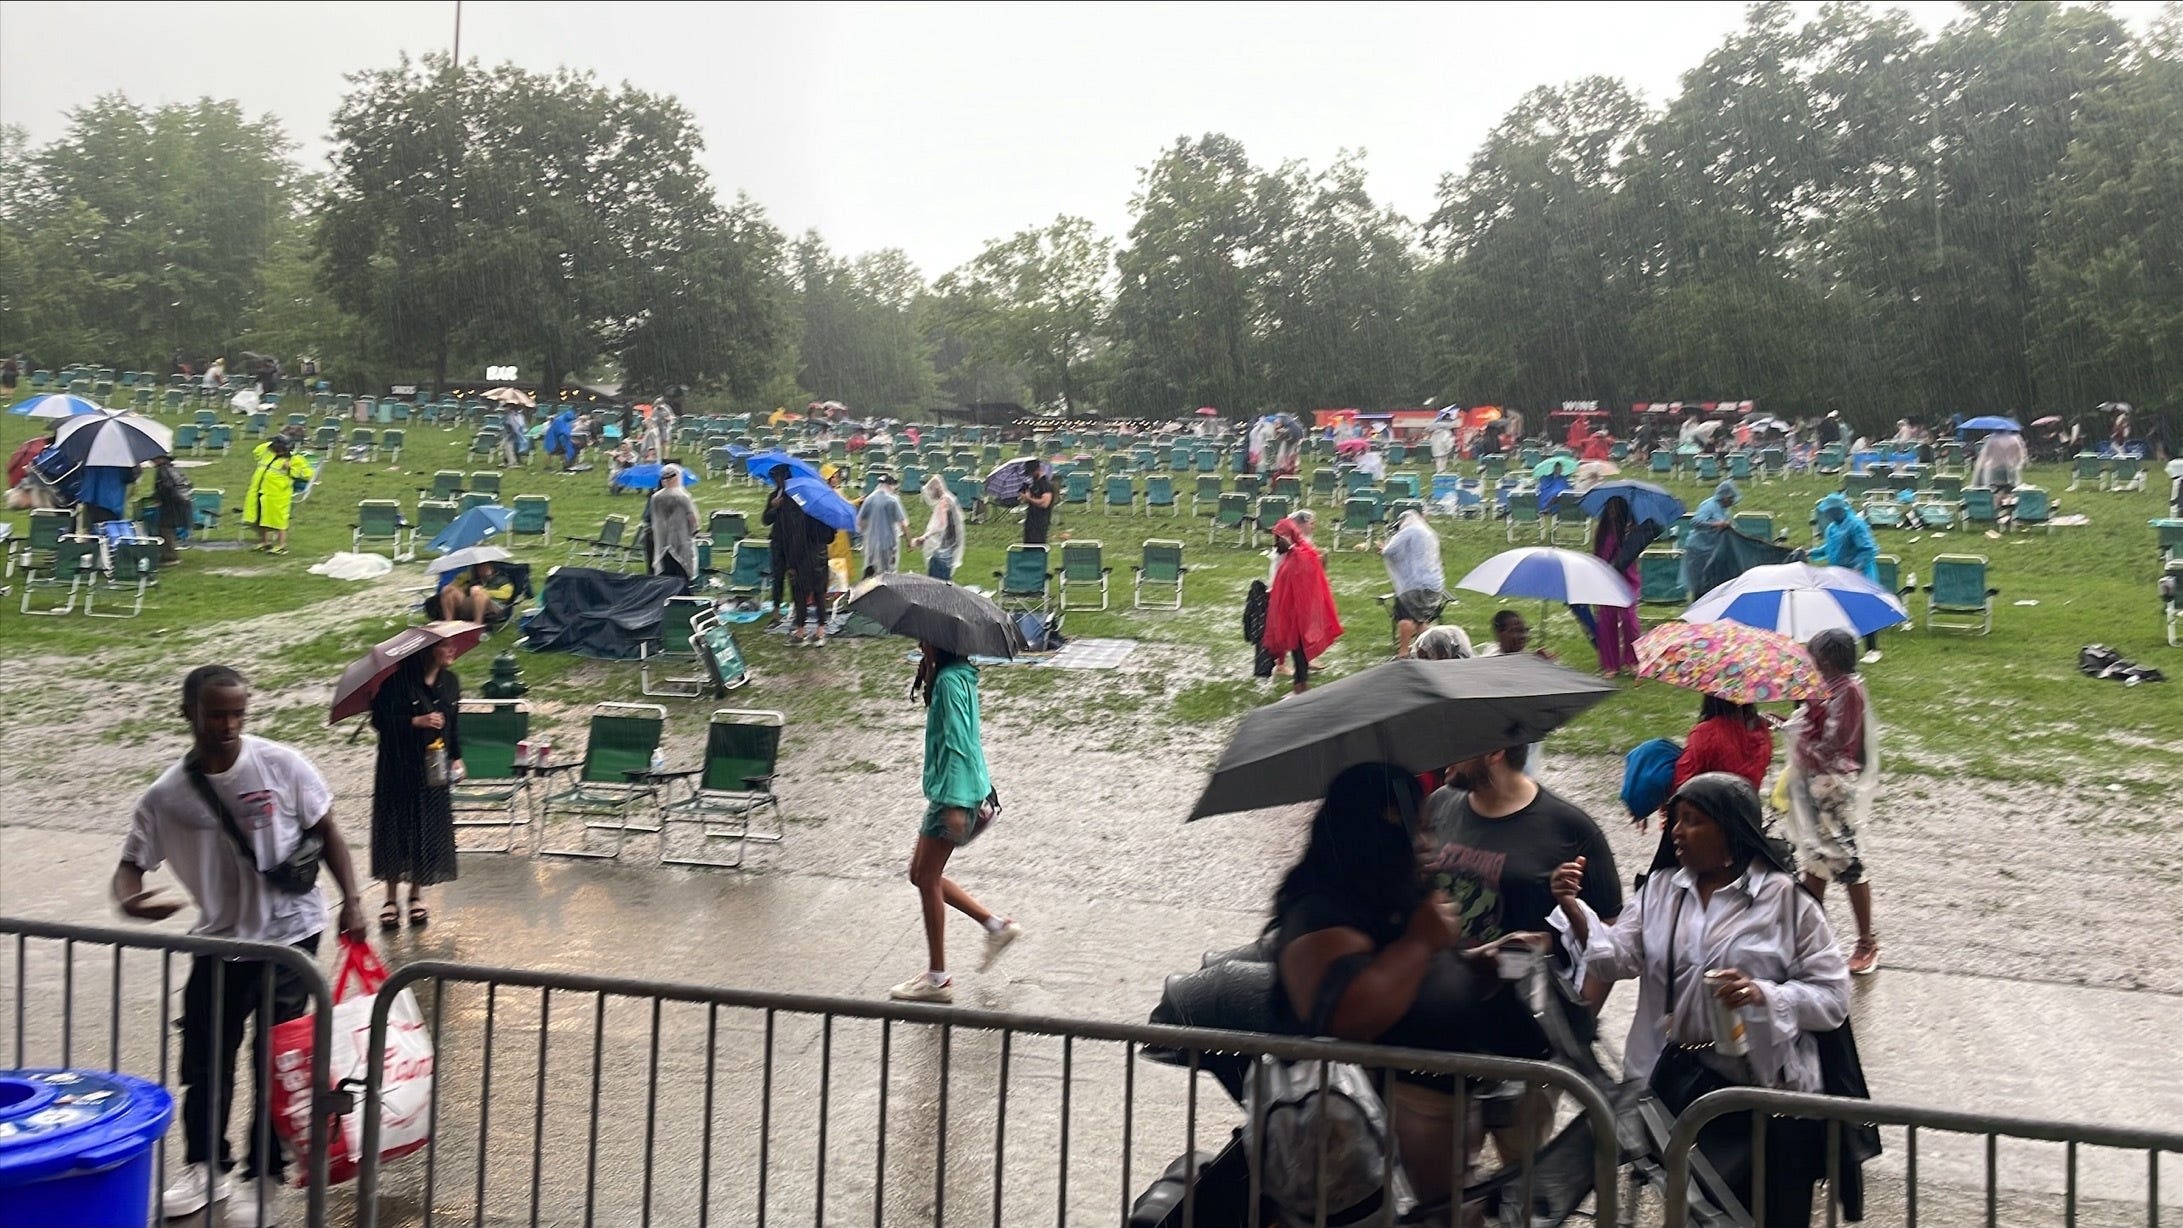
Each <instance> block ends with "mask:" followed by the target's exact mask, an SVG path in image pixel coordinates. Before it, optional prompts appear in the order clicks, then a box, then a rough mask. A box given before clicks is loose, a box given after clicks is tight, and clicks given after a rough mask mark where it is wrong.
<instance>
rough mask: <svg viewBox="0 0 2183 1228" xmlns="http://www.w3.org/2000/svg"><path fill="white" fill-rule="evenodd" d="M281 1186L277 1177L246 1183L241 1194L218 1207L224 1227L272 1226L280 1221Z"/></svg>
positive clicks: (250, 1227)
mask: <svg viewBox="0 0 2183 1228" xmlns="http://www.w3.org/2000/svg"><path fill="white" fill-rule="evenodd" d="M280 1204H281V1188H280V1181H279V1180H278V1179H277V1178H273V1177H265V1178H261V1179H259V1180H256V1181H252V1182H250V1183H248V1184H247V1185H246V1186H245V1187H244V1189H243V1196H242V1197H240V1198H235V1199H230V1200H229V1201H228V1204H227V1205H226V1206H225V1207H222V1208H221V1209H220V1215H221V1219H222V1223H223V1224H224V1225H225V1228H259V1225H261V1224H262V1225H264V1228H273V1226H274V1225H275V1224H278V1223H280Z"/></svg>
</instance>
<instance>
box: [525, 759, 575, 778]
mask: <svg viewBox="0 0 2183 1228" xmlns="http://www.w3.org/2000/svg"><path fill="white" fill-rule="evenodd" d="M582 766H584V765H583V761H582V760H578V761H576V762H574V763H549V764H547V765H546V766H545V767H534V768H532V769H530V772H531V775H533V776H551V775H553V774H554V773H556V772H573V771H575V770H576V769H578V768H580V767H582Z"/></svg>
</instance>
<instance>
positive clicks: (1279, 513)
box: [1250, 495, 1296, 546]
mask: <svg viewBox="0 0 2183 1228" xmlns="http://www.w3.org/2000/svg"><path fill="white" fill-rule="evenodd" d="M1295 510H1296V504H1295V502H1294V501H1293V500H1291V499H1290V498H1289V497H1288V496H1287V495H1260V496H1259V498H1258V502H1256V503H1254V504H1252V506H1251V519H1250V537H1251V544H1252V545H1253V546H1256V545H1257V544H1258V535H1259V534H1261V533H1266V534H1271V533H1272V532H1273V526H1275V525H1277V524H1280V523H1281V522H1282V521H1283V520H1286V519H1288V517H1289V515H1290V513H1292V512H1294V511H1295Z"/></svg>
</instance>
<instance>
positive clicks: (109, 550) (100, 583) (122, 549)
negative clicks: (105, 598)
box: [83, 536, 159, 618]
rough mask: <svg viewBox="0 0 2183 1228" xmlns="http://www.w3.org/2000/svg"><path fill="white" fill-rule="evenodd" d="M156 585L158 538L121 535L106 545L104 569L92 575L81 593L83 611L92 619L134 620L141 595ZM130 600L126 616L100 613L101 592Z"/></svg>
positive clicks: (140, 608) (141, 605)
mask: <svg viewBox="0 0 2183 1228" xmlns="http://www.w3.org/2000/svg"><path fill="white" fill-rule="evenodd" d="M158 584H159V539H158V538H156V537H136V536H121V537H115V538H110V539H108V540H107V542H106V570H105V573H104V574H103V575H100V574H98V573H94V574H92V576H91V577H90V578H89V582H88V586H87V587H86V588H85V590H84V594H83V612H84V613H85V614H86V615H88V616H90V617H92V618H135V617H136V616H137V615H139V614H142V613H143V612H144V594H145V592H146V591H148V590H150V589H152V588H154V587H156V586H157V585H158ZM102 590H103V591H105V592H109V593H122V594H125V595H127V596H128V597H131V598H133V599H134V600H133V603H132V604H131V605H130V607H129V612H128V613H126V614H101V613H99V612H98V610H97V609H96V606H97V604H98V595H99V593H100V592H101V591H102Z"/></svg>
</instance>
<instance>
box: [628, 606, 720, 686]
mask: <svg viewBox="0 0 2183 1228" xmlns="http://www.w3.org/2000/svg"><path fill="white" fill-rule="evenodd" d="M714 621H715V615H714V609H713V603H712V601H711V600H710V599H709V598H705V597H669V598H668V599H667V603H666V605H665V606H664V607H662V608H661V610H660V617H659V638H658V639H657V640H656V641H652V640H648V641H646V642H644V643H641V644H639V645H637V689H638V690H640V691H642V692H643V693H644V694H646V695H650V696H652V697H654V698H668V699H695V698H697V697H698V696H700V695H702V694H704V693H705V689H706V678H705V675H704V674H703V673H702V672H699V673H695V674H690V673H684V674H681V675H677V674H674V673H672V672H669V671H672V670H674V669H689V668H691V667H694V666H696V665H697V663H698V661H697V649H696V648H695V647H694V646H693V645H692V644H691V642H690V641H691V639H692V638H693V637H695V636H697V635H700V634H702V633H703V632H704V630H705V628H706V627H707V626H709V625H711V624H712V622H714ZM655 670H658V671H660V674H659V676H658V677H657V678H655V677H654V676H653V672H654V671H655Z"/></svg>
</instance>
